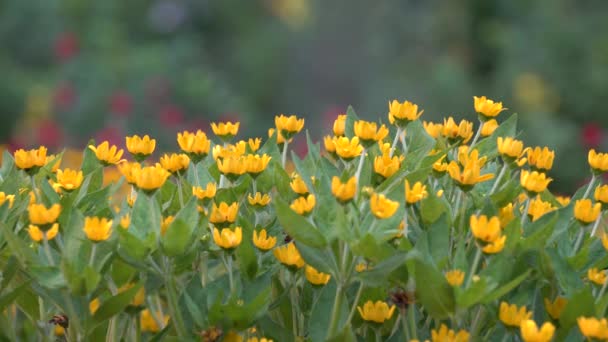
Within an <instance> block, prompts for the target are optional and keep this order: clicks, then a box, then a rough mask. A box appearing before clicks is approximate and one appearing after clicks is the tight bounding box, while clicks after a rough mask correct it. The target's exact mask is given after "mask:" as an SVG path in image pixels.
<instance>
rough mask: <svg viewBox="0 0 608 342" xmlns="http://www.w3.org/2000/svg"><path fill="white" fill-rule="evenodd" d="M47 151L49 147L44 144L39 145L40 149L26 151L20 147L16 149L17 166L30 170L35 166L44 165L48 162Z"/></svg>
mask: <svg viewBox="0 0 608 342" xmlns="http://www.w3.org/2000/svg"><path fill="white" fill-rule="evenodd" d="M46 152H47V149H46V147H44V146H40V147H38V149H34V150H29V151H25V150H23V149H19V150H17V151H15V154H14V158H15V165H16V166H17V168H19V169H22V170H29V169H31V168H33V167H42V166H44V165H45V164H46Z"/></svg>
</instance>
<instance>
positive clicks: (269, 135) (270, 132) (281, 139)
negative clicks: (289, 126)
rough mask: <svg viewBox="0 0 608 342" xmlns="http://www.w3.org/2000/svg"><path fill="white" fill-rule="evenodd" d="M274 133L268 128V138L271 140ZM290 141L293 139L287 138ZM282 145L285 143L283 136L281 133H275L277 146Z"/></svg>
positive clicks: (273, 130) (274, 130) (272, 129)
mask: <svg viewBox="0 0 608 342" xmlns="http://www.w3.org/2000/svg"><path fill="white" fill-rule="evenodd" d="M275 132H276V129H274V128H269V129H268V137H269V138H272V136H273V135H274V134H275ZM291 140H293V139H291V138H289V140H288V141H289V142H291ZM284 143H285V137H284V136H283V134H281V132H278V133H277V144H279V145H283V144H284Z"/></svg>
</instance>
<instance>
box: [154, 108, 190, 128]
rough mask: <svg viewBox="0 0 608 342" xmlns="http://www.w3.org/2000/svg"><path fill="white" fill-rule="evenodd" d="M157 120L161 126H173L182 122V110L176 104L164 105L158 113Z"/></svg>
mask: <svg viewBox="0 0 608 342" xmlns="http://www.w3.org/2000/svg"><path fill="white" fill-rule="evenodd" d="M158 120H159V121H160V123H161V124H162V125H163V126H169V127H174V126H177V125H179V124H181V123H182V122H184V112H183V111H182V109H181V108H179V107H177V106H176V105H166V106H163V107H162V108H161V110H160V112H159V113H158Z"/></svg>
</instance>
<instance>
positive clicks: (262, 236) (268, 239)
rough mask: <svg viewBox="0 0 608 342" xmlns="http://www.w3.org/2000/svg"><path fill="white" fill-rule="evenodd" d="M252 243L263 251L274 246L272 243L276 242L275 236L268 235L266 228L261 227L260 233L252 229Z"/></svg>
mask: <svg viewBox="0 0 608 342" xmlns="http://www.w3.org/2000/svg"><path fill="white" fill-rule="evenodd" d="M253 244H254V245H255V246H256V247H257V248H259V249H261V250H263V251H267V250H269V249H271V248H272V247H274V245H276V244H277V238H276V237H274V236H270V235H268V233H267V232H266V229H262V230H260V233H259V234H258V232H257V231H255V230H254V231H253Z"/></svg>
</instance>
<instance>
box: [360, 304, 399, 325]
mask: <svg viewBox="0 0 608 342" xmlns="http://www.w3.org/2000/svg"><path fill="white" fill-rule="evenodd" d="M395 308H396V307H395V306H394V305H391V306H390V307H389V306H388V304H386V302H383V301H381V300H379V301H376V302H372V301H371V300H368V301H367V302H365V304H363V307H361V306H357V310H359V314H360V315H361V318H363V319H364V320H366V321H371V322H376V323H384V321H387V320H389V319H391V317H392V316H393V312H395Z"/></svg>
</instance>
